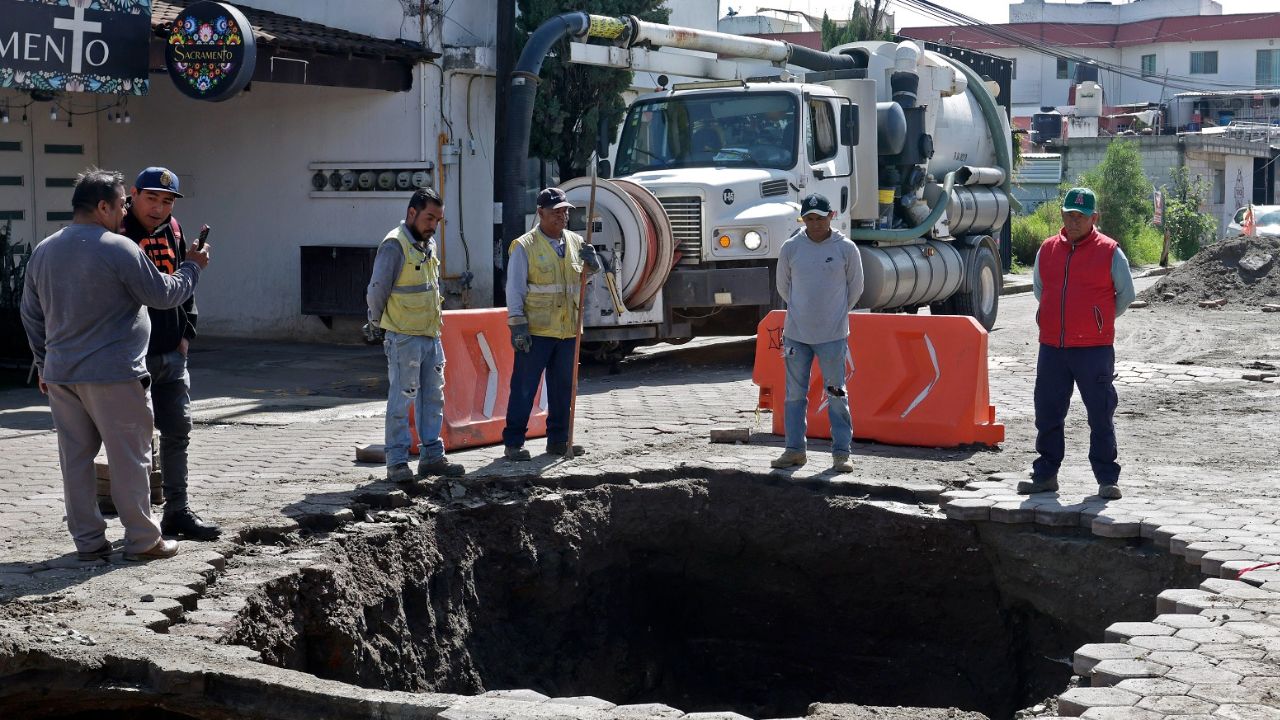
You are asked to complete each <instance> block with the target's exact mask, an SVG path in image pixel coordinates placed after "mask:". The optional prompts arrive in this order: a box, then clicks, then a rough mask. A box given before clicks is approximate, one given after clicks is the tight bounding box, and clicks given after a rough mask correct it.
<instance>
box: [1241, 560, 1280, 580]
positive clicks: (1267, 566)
mask: <svg viewBox="0 0 1280 720" xmlns="http://www.w3.org/2000/svg"><path fill="white" fill-rule="evenodd" d="M1275 565H1280V562H1269V563H1264V564H1262V565H1254V566H1253V567H1248V568H1245V569H1243V570H1241V571H1240V572H1238V573H1236V579H1237V580H1239V579H1240V578H1242V577H1244V574H1245V573H1249V572H1253V571H1254V570H1261V569H1263V568H1269V567H1273V566H1275Z"/></svg>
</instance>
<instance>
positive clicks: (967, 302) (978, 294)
mask: <svg viewBox="0 0 1280 720" xmlns="http://www.w3.org/2000/svg"><path fill="white" fill-rule="evenodd" d="M974 253H975V257H974V258H973V264H972V265H971V266H970V269H969V289H968V290H967V291H965V292H961V293H956V295H955V296H954V297H952V298H951V299H950V300H949V301H948V302H947V304H948V305H950V306H951V308H952V309H953V310H954V312H955V314H957V315H972V316H973V318H974V319H975V320H977V321H978V324H980V325H982V327H984V328H986V329H987V330H990V329H991V328H992V327H994V326H995V324H996V311H997V310H999V309H1000V289H1001V285H1002V284H1003V282H1004V277H1003V276H1002V275H1001V273H1000V263H999V261H997V260H996V256H995V253H993V252H991V248H989V247H987V246H986V245H979V246H978V247H977V249H975V250H974Z"/></svg>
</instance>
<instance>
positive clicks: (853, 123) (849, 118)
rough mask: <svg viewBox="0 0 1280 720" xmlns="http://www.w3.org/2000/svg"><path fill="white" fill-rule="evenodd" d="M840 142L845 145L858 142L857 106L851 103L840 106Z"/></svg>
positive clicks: (851, 145) (849, 145)
mask: <svg viewBox="0 0 1280 720" xmlns="http://www.w3.org/2000/svg"><path fill="white" fill-rule="evenodd" d="M840 144H841V145H844V146H845V147H853V146H854V145H857V144H858V106H857V105H854V104H852V103H850V104H848V105H841V106H840Z"/></svg>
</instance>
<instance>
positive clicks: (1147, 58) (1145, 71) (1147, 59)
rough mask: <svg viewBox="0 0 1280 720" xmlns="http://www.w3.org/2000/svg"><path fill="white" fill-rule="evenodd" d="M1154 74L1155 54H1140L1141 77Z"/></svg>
mask: <svg viewBox="0 0 1280 720" xmlns="http://www.w3.org/2000/svg"><path fill="white" fill-rule="evenodd" d="M1155 74H1156V56H1155V55H1143V56H1142V77H1151V76H1152V75H1155Z"/></svg>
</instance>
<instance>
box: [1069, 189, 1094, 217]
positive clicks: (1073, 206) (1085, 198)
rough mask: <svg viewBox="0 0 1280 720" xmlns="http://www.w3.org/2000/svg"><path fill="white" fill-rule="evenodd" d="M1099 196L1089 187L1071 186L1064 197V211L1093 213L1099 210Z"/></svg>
mask: <svg viewBox="0 0 1280 720" xmlns="http://www.w3.org/2000/svg"><path fill="white" fill-rule="evenodd" d="M1097 207H1098V196H1097V195H1094V194H1093V191H1092V190H1090V189H1089V188H1082V187H1078V188H1071V189H1070V190H1068V191H1067V196H1066V197H1065V198H1063V199H1062V212H1078V213H1084V214H1085V215H1092V214H1094V213H1095V212H1097Z"/></svg>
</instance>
